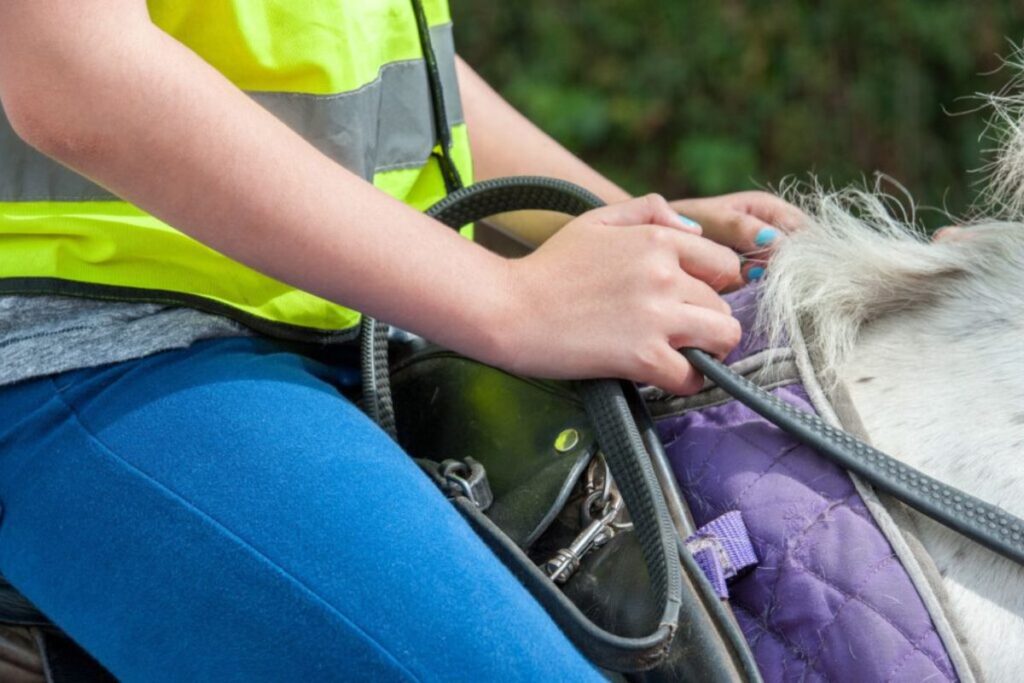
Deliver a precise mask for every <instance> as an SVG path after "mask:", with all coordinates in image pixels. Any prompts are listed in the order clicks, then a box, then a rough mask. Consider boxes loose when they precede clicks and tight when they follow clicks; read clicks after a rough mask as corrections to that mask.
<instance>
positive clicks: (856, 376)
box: [841, 301, 1024, 517]
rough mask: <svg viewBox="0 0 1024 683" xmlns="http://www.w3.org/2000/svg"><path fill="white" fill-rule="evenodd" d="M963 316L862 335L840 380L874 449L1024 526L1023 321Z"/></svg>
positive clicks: (938, 312) (909, 321)
mask: <svg viewBox="0 0 1024 683" xmlns="http://www.w3.org/2000/svg"><path fill="white" fill-rule="evenodd" d="M969 306H970V303H969V302H962V303H960V304H959V305H958V303H957V302H956V301H949V302H948V305H941V304H940V305H939V306H936V307H934V308H932V309H929V310H926V311H922V312H919V313H916V314H913V315H909V316H889V317H887V318H886V319H884V320H882V321H879V322H877V323H875V324H872V325H869V326H867V327H866V328H865V329H864V330H863V333H862V335H861V336H860V338H859V339H858V343H857V346H856V348H855V350H854V352H853V354H852V356H851V357H850V359H849V362H847V363H846V364H845V369H844V370H843V371H842V373H841V375H842V378H843V381H844V383H845V384H846V385H847V387H848V388H849V390H850V393H851V396H852V398H853V401H854V404H855V406H856V407H857V410H858V411H859V413H860V417H861V419H862V421H863V422H864V426H865V427H866V428H867V431H868V433H869V435H870V438H871V440H872V441H873V442H874V444H875V445H876V446H878V447H880V448H881V449H882V450H885V451H888V452H890V453H891V454H893V455H894V456H895V457H898V458H899V459H900V460H903V461H904V462H907V463H909V464H911V465H913V466H915V467H917V468H919V469H921V470H923V471H925V472H927V473H928V474H931V475H932V476H934V477H936V478H938V479H940V480H942V481H945V482H948V483H950V484H952V485H954V486H957V487H958V488H961V489H964V490H967V491H969V492H971V493H973V494H974V495H976V496H978V497H979V498H982V499H984V500H987V501H988V502H991V503H994V504H996V505H1000V506H1003V507H1005V508H1006V509H1008V510H1009V511H1011V512H1013V513H1014V514H1016V515H1018V516H1021V517H1024V311H1008V312H1007V313H1008V314H1006V315H999V314H998V313H997V312H987V313H985V314H983V315H979V311H977V310H973V311H972V310H970V309H969ZM1010 313H1012V314H1013V315H1009V314H1010Z"/></svg>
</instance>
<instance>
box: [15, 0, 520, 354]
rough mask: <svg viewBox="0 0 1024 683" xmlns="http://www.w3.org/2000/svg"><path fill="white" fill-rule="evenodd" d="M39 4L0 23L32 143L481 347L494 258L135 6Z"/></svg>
mask: <svg viewBox="0 0 1024 683" xmlns="http://www.w3.org/2000/svg"><path fill="white" fill-rule="evenodd" d="M47 4H48V3H46V2H43V1H41V0H40V1H39V2H37V3H36V8H31V9H25V8H24V6H23V8H22V9H21V10H20V11H11V10H8V11H7V12H6V13H5V16H3V17H2V20H3V24H4V25H3V26H0V97H2V98H3V101H4V106H5V110H6V111H7V113H8V116H9V117H10V118H11V120H12V123H14V125H15V126H16V128H17V129H18V130H19V132H21V133H22V134H23V135H24V136H25V137H26V139H28V140H29V141H30V142H31V143H33V144H35V145H36V146H38V147H39V148H40V149H42V150H43V151H44V152H46V153H48V154H50V155H51V156H53V157H55V158H56V159H58V160H59V161H62V162H63V163H66V164H67V165H69V166H71V167H73V168H75V169H76V170H77V171H79V172H81V173H83V174H84V175H87V176H89V177H90V178H92V179H94V180H96V181H97V182H99V183H100V184H102V185H104V186H105V187H107V188H108V189H110V190H111V191H113V192H114V193H116V194H117V195H119V196H121V197H123V198H125V199H126V200H128V201H131V202H132V203H134V204H136V205H138V206H140V207H141V208H143V209H145V210H147V211H149V212H150V213H152V214H153V215H155V216H157V217H158V218H160V219H162V220H164V221H166V222H167V223H169V224H170V225H173V226H175V227H176V228H178V229H180V230H182V231H183V232H186V233H187V234H189V235H191V236H193V237H194V238H196V239H197V240H199V241H201V242H203V243H205V244H207V245H209V246H211V247H213V248H215V249H217V250H218V251H220V252H222V253H224V254H226V255H228V256H231V257H232V258H235V259H237V260H238V261H241V262H243V263H245V264H247V265H249V266H251V267H253V268H256V269H257V270H260V271H262V272H264V273H267V274H268V275H271V276H273V277H276V278H278V279H280V280H282V281H285V282H288V283H290V284H292V285H294V286H297V287H300V288H302V289H304V290H307V291H310V292H313V293H316V294H318V295H321V296H323V297H325V298H327V299H330V300H332V301H336V302H339V303H344V304H346V305H349V306H352V307H355V308H358V309H360V310H364V311H367V312H369V313H371V314H373V315H376V316H378V317H381V318H383V319H385V320H388V321H389V322H393V323H395V324H398V325H401V326H404V327H407V328H408V329H411V330H414V331H417V332H419V333H421V334H424V335H426V336H428V337H430V338H432V339H435V340H436V341H438V342H440V343H442V344H445V345H448V346H450V347H452V348H455V349H457V350H461V351H463V352H472V353H474V354H475V355H477V356H484V357H485V358H486V357H489V356H492V355H493V350H492V349H490V348H489V345H490V344H491V341H492V337H491V335H492V334H493V333H492V332H491V330H490V328H492V327H493V325H491V321H492V317H493V316H494V315H496V314H498V313H499V312H500V310H501V305H502V302H503V298H504V291H503V290H504V286H505V281H504V278H505V277H506V275H505V266H504V264H505V262H504V261H503V260H502V259H500V258H498V257H496V256H493V255H491V254H489V253H487V252H486V251H484V250H483V249H481V248H479V247H478V246H476V245H474V244H472V243H470V242H468V241H466V240H464V239H462V238H460V237H458V236H457V235H456V234H455V233H454V232H453V231H451V230H449V229H447V228H445V227H444V226H442V225H440V224H439V223H437V222H435V221H433V220H431V219H429V218H427V217H426V216H424V215H422V214H420V213H418V212H416V211H414V210H412V209H410V208H408V207H406V206H405V205H403V204H402V203H400V202H398V201H396V200H394V199H392V198H390V197H388V196H387V195H385V194H383V193H382V192H380V191H378V190H376V189H375V188H373V187H372V186H371V185H370V184H368V183H366V182H365V181H363V180H362V179H360V178H358V177H356V176H354V175H353V174H351V173H349V172H348V171H346V170H344V169H343V168H342V167H340V166H339V165H337V164H336V163H334V162H333V161H331V160H330V159H328V158H327V157H325V156H323V155H322V154H321V153H319V152H318V151H317V150H315V149H314V148H313V147H312V146H311V145H310V144H308V143H307V142H306V141H304V140H303V139H302V138H301V137H299V136H298V135H296V134H295V133H294V132H292V131H291V130H290V129H289V128H287V127H286V126H285V125H284V124H282V123H281V122H279V121H278V120H277V119H276V118H274V117H273V116H272V115H270V114H269V113H267V112H266V111H264V110H263V109H262V108H260V107H259V106H258V105H256V104H255V103H254V102H253V101H252V100H250V99H249V98H248V97H247V96H246V95H245V94H244V93H242V92H241V91H239V90H238V89H237V88H235V87H234V86H233V85H232V84H231V83H229V82H228V81H227V80H226V79H225V78H224V77H223V76H221V75H220V74H219V73H218V72H217V71H215V70H214V69H212V68H211V67H209V66H208V65H207V64H206V63H205V62H203V61H202V60H201V59H199V58H198V57H197V56H196V55H195V54H194V53H192V52H191V51H189V50H188V49H186V48H185V47H184V46H182V45H180V44H179V43H177V42H176V41H174V40H173V39H171V38H170V37H169V36H167V35H166V34H164V33H162V32H161V31H159V30H158V29H157V28H156V27H154V26H153V25H152V24H151V23H150V22H149V20H148V16H147V15H146V13H145V5H144V4H143V3H137V4H132V5H131V7H128V6H126V7H125V13H124V15H123V16H122V17H120V21H119V22H111V21H109V16H110V12H109V11H106V10H101V9H99V5H96V6H95V7H91V8H89V9H87V8H85V6H86V5H90V6H92V5H93V3H91V2H90V3H82V9H81V11H80V13H79V16H75V17H67V16H66V15H67V14H68V13H67V11H66V10H65V11H62V12H57V13H54V14H53V15H52V20H48V21H46V22H38V21H32V20H33V19H35V20H38V19H39V17H38V16H35V17H33V16H32V15H33V13H41V12H46V11H47V8H46V5H47ZM119 4H122V5H123V4H125V3H119ZM97 17H101V18H102V20H100V19H97ZM19 21H25V22H28V23H29V24H31V26H29V25H22V26H19ZM44 25H45V29H43V30H42V31H41V30H40V26H44ZM29 29H31V30H29ZM28 55H31V57H29V56H28ZM413 245H415V248H412V247H413Z"/></svg>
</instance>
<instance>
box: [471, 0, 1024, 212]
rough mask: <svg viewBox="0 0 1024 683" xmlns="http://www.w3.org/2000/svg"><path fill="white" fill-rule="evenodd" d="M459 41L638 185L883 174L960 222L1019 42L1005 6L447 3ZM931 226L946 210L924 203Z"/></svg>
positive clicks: (548, 121)
mask: <svg viewBox="0 0 1024 683" xmlns="http://www.w3.org/2000/svg"><path fill="white" fill-rule="evenodd" d="M452 11H453V13H454V15H455V22H456V40H457V45H458V48H459V51H460V52H461V53H462V55H463V56H464V57H465V58H466V59H467V61H469V62H470V63H471V64H472V65H473V66H474V67H476V68H477V70H479V71H480V72H481V73H482V74H483V75H484V77H485V78H486V79H487V80H488V81H490V82H491V84H492V85H494V86H495V87H496V88H497V89H498V90H499V91H500V92H501V93H502V94H503V95H504V96H505V97H506V98H507V99H509V100H510V101H511V102H512V103H513V104H515V105H516V106H517V107H519V108H520V109H521V110H522V111H524V112H525V113H526V114H527V115H528V116H530V118H532V119H533V120H534V121H536V122H537V123H538V124H540V125H541V127H543V128H544V129H545V130H547V131H548V132H549V133H551V134H552V135H554V136H555V137H556V138H557V139H558V140H559V141H561V142H562V143H563V144H565V145H566V146H568V147H569V148H570V149H572V150H574V151H575V152H577V153H578V154H579V155H580V156H582V157H583V158H584V159H586V160H588V161H589V162H591V163H592V164H593V165H595V166H596V167H597V168H598V169H600V170H601V171H603V172H604V173H606V174H607V175H608V176H610V177H611V178H613V179H614V180H616V181H617V182H619V183H621V184H622V185H623V186H624V187H626V189H628V190H630V191H632V192H637V193H638V192H645V191H652V190H653V191H658V192H662V193H664V194H666V195H670V196H672V197H682V196H692V195H707V194H715V193H721V192H727V191H733V190H740V189H747V188H752V187H765V186H777V185H778V183H779V182H780V181H781V180H782V179H783V178H784V177H786V176H790V175H793V176H796V177H798V178H802V179H806V178H808V174H809V173H814V174H815V175H817V176H818V177H819V178H820V179H821V180H822V181H824V182H826V183H827V184H829V183H834V184H839V185H841V184H846V183H848V182H851V181H863V179H865V178H867V179H868V180H869V181H870V180H871V179H872V177H873V175H874V174H875V173H876V172H881V173H885V174H887V175H889V176H892V177H893V178H894V179H895V180H897V181H899V182H900V183H901V184H903V185H904V186H905V187H906V188H907V189H908V190H909V191H910V192H911V194H912V195H913V197H914V199H915V200H916V201H917V202H918V203H919V204H920V205H922V206H924V207H935V208H937V209H943V208H945V209H946V210H948V211H950V212H951V213H953V214H956V215H962V214H964V213H965V212H966V211H967V210H968V208H969V206H970V204H971V202H972V200H973V199H974V198H975V194H976V190H977V182H978V179H979V175H978V174H977V173H972V172H971V170H972V169H977V168H979V167H980V166H981V165H982V163H983V159H982V150H983V149H984V148H985V147H987V146H989V144H988V143H987V142H986V141H985V140H980V139H979V137H980V135H981V133H982V130H983V126H984V122H985V115H984V114H983V113H973V114H964V115H960V116H950V114H949V112H961V113H962V112H968V111H969V110H972V109H974V108H976V107H977V105H978V102H977V101H976V100H970V99H965V96H969V95H971V94H973V93H976V92H993V91H996V90H998V89H1000V88H1001V87H1003V85H1004V84H1006V83H1007V81H1008V80H1009V79H1010V78H1011V77H1012V75H1013V72H1012V71H1011V70H1010V69H1002V70H1001V71H999V72H997V73H988V74H987V75H986V74H985V73H984V72H991V71H993V70H994V69H996V68H997V67H998V66H999V65H1000V64H1001V60H1000V56H1001V55H1002V56H1005V55H1008V54H1010V53H1011V52H1012V49H1013V45H1012V43H1019V42H1020V41H1021V40H1022V39H1024V3H1022V2H1008V1H1007V0H1001V1H997V0H988V1H986V0H981V1H978V2H970V1H969V0H952V1H951V0H882V1H876V2H853V1H852V0H822V1H820V2H807V1H804V2H797V1H794V2H755V1H752V0H750V1H746V2H744V1H741V0H618V1H616V0H521V1H519V2H489V1H486V0H452ZM922 219H923V220H924V222H926V223H927V224H929V225H930V226H932V227H935V226H936V225H939V224H943V223H945V222H946V219H945V218H944V217H943V216H942V215H941V214H940V213H939V212H938V211H927V210H926V211H924V212H923V214H922Z"/></svg>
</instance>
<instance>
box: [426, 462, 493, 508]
mask: <svg viewBox="0 0 1024 683" xmlns="http://www.w3.org/2000/svg"><path fill="white" fill-rule="evenodd" d="M439 469H440V475H441V478H442V479H444V482H445V486H446V488H447V490H448V495H449V496H454V495H463V496H465V497H466V498H468V499H469V500H470V501H471V502H472V503H473V505H476V506H477V508H479V509H480V511H481V512H483V511H484V510H486V509H487V508H489V507H491V503H493V502H494V493H493V492H491V484H490V482H489V481H487V470H485V469H484V466H483V465H481V464H480V463H479V462H477V461H476V460H474V459H473V458H469V457H467V458H466V459H465V461H460V460H451V459H449V460H445V461H443V462H441V467H440V468H439Z"/></svg>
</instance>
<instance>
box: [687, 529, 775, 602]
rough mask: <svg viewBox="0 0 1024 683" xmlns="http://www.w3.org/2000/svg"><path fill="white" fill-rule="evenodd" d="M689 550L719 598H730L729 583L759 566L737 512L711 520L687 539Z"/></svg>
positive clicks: (748, 535)
mask: <svg viewBox="0 0 1024 683" xmlns="http://www.w3.org/2000/svg"><path fill="white" fill-rule="evenodd" d="M685 545H686V549H687V550H689V551H690V554H691V555H693V559H694V560H695V561H696V562H697V566H699V567H700V568H701V571H703V572H704V575H705V576H706V577H707V578H708V581H710V582H711V585H712V586H714V588H715V592H716V593H717V594H718V597H720V598H722V599H723V600H725V599H726V598H728V597H729V589H728V587H727V586H726V581H728V580H729V579H731V578H732V577H734V576H736V575H737V574H738V573H739V572H741V571H743V570H744V569H746V568H747V567H750V566H751V565H755V564H757V555H756V554H755V553H754V546H753V545H752V544H751V543H750V534H749V533H748V532H747V525H746V524H744V523H743V516H742V515H740V513H739V511H738V510H733V511H732V512H727V513H725V514H724V515H722V516H721V517H718V518H716V519H713V520H711V521H710V522H708V523H707V524H705V525H704V526H702V527H701V528H699V529H697V532H696V533H695V534H693V535H692V536H690V537H689V538H688V539H686V543H685Z"/></svg>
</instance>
